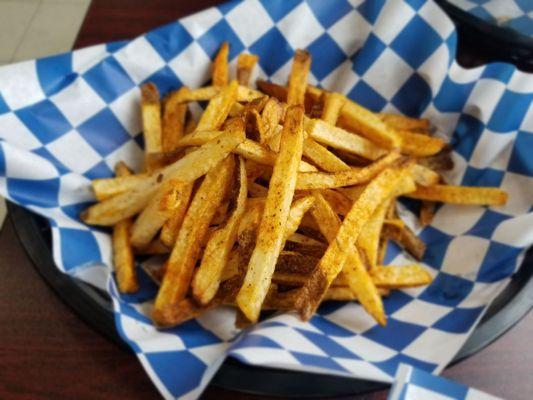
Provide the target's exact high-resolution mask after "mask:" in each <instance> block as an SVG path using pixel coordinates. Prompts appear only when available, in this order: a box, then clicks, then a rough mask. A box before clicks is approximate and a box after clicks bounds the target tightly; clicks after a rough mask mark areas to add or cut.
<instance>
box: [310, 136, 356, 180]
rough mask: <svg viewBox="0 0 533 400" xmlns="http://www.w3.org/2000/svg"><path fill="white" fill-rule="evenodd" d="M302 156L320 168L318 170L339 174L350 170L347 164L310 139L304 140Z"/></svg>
mask: <svg viewBox="0 0 533 400" xmlns="http://www.w3.org/2000/svg"><path fill="white" fill-rule="evenodd" d="M304 156H305V157H307V158H308V159H309V160H311V161H312V162H313V163H314V164H315V165H317V166H318V167H320V169H323V170H324V171H327V172H339V171H346V170H348V169H350V166H349V165H348V164H346V163H345V162H344V161H342V160H341V159H340V158H338V157H337V156H336V155H335V154H333V153H332V152H331V151H329V150H328V149H327V148H326V147H324V146H322V145H321V144H318V143H317V142H315V141H314V140H313V139H310V138H307V139H305V142H304Z"/></svg>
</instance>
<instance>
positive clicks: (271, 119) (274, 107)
mask: <svg viewBox="0 0 533 400" xmlns="http://www.w3.org/2000/svg"><path fill="white" fill-rule="evenodd" d="M285 111H286V108H285V107H284V106H282V105H281V103H280V102H279V100H277V99H276V98H275V97H270V98H269V99H268V101H267V102H266V104H265V106H264V107H263V111H262V112H261V118H262V120H263V126H264V131H265V132H264V137H263V138H262V139H263V140H264V142H262V143H266V141H268V140H269V139H270V138H271V137H272V136H274V135H275V134H276V133H277V132H278V130H277V128H278V126H279V124H280V123H281V122H282V120H283V118H284V117H285Z"/></svg>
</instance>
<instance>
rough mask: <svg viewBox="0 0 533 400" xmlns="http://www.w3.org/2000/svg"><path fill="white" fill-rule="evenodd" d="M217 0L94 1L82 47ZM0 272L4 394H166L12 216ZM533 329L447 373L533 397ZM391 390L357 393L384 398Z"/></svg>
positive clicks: (218, 393) (525, 399)
mask: <svg viewBox="0 0 533 400" xmlns="http://www.w3.org/2000/svg"><path fill="white" fill-rule="evenodd" d="M216 3H218V1H216V0H202V1H200V0H196V1H187V0H151V1H144V0H93V4H92V5H91V8H90V9H89V12H88V15H87V17H86V20H85V22H84V24H83V27H82V29H81V31H80V34H79V37H78V40H77V42H76V47H77V48H79V47H83V46H87V45H91V44H96V43H101V42H107V41H112V40H120V39H130V38H133V37H135V36H136V35H138V34H140V33H143V32H145V31H147V30H149V29H151V28H154V27H156V26H158V25H161V24H164V23H166V22H169V21H172V20H174V19H177V18H179V17H182V16H184V15H187V14H190V13H191V12H194V11H197V10H200V9H202V8H205V7H207V6H210V5H213V4H216ZM469 59H470V60H472V57H470V58H469ZM473 59H475V57H474V58H473ZM0 276H1V277H2V279H0V399H7V400H11V399H13V400H19V399H28V400H29V399H31V400H41V399H43V400H44V399H53V400H61V399H77V400H84V399H88V400H89V399H91V400H99V399H106V400H110V399H130V400H136V399H143V400H148V399H158V398H159V395H158V393H157V391H156V389H155V387H154V386H153V385H152V384H151V382H150V380H149V379H148V377H147V376H146V375H145V373H144V372H143V370H142V368H141V366H140V364H139V363H138V362H137V361H136V359H135V357H134V356H133V355H132V354H129V353H126V352H125V351H123V350H121V349H119V348H118V347H117V346H116V345H114V344H113V343H111V342H109V341H108V340H107V339H105V338H104V337H102V336H100V335H99V334H98V333H97V332H95V331H94V330H93V329H92V328H90V327H89V326H88V325H86V324H85V323H84V322H83V321H81V320H80V319H79V318H78V317H77V316H76V315H75V314H74V313H73V312H72V311H71V310H70V309H69V308H68V306H66V305H65V304H64V303H62V301H61V300H60V299H59V298H58V297H57V296H56V294H55V293H54V292H52V290H51V289H49V288H48V287H47V285H46V284H45V282H44V281H43V280H42V279H41V277H40V276H39V275H38V273H37V272H36V271H35V270H34V269H33V266H32V265H31V263H30V261H29V260H28V258H27V257H26V254H25V253H24V250H23V248H22V247H21V245H20V243H19V242H18V239H17V237H16V235H15V232H14V229H13V226H12V223H11V221H9V220H8V221H7V222H6V224H5V226H4V228H3V229H2V231H1V233H0ZM532 333H533V314H531V313H530V314H529V315H528V316H527V317H526V318H524V319H523V320H522V321H521V322H520V323H519V324H518V325H517V326H515V327H514V328H513V329H512V330H511V331H509V332H508V333H507V334H506V335H504V336H503V337H502V338H500V339H499V340H497V341H496V342H495V343H493V344H492V345H490V346H489V347H487V348H486V349H484V350H483V351H481V352H480V353H478V354H476V355H475V356H473V357H471V358H469V359H468V360H466V361H464V362H462V363H460V364H458V365H455V366H453V367H451V368H449V369H447V370H446V371H445V372H444V373H443V375H444V376H447V377H450V378H452V379H455V380H457V381H460V382H463V383H465V384H467V385H470V386H474V387H477V388H479V389H482V390H485V391H487V392H489V393H492V394H494V395H497V396H501V397H504V398H507V399H510V400H529V399H531V398H532V396H533V379H532V377H533V346H532V340H531V335H532ZM177 367H179V366H177ZM386 395H387V393H386V392H380V393H374V394H369V395H365V396H358V397H351V398H353V399H361V400H381V399H385V398H386ZM203 398H205V399H221V400H225V399H236V400H239V399H248V398H254V399H261V400H263V399H267V397H264V396H250V395H244V394H239V393H236V392H230V391H225V390H221V389H218V388H215V387H209V388H208V389H207V391H206V392H205V394H204V397H203Z"/></svg>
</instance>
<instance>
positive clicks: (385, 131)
mask: <svg viewBox="0 0 533 400" xmlns="http://www.w3.org/2000/svg"><path fill="white" fill-rule="evenodd" d="M339 125H340V126H344V127H346V128H348V129H349V130H351V131H354V132H356V133H358V134H360V135H362V136H364V137H366V138H367V139H369V140H371V141H372V142H374V143H376V144H377V145H379V146H381V147H384V148H386V149H393V148H395V147H398V146H399V145H400V138H399V137H398V135H397V133H396V131H395V130H394V129H392V128H390V127H389V126H388V125H387V124H386V123H385V122H383V121H382V120H381V119H380V118H379V116H378V115H376V114H374V113H373V112H372V111H370V110H367V109H366V108H364V107H362V106H360V105H359V104H356V103H354V102H353V101H351V100H347V101H346V102H345V103H344V106H343V107H342V110H341V115H340V117H339Z"/></svg>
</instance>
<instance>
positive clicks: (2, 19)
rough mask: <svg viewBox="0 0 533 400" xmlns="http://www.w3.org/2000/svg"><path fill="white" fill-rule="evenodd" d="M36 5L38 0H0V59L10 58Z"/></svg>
mask: <svg viewBox="0 0 533 400" xmlns="http://www.w3.org/2000/svg"><path fill="white" fill-rule="evenodd" d="M38 7H39V0H24V1H20V0H0V60H2V61H9V60H11V58H12V57H13V55H14V54H15V50H16V49H17V46H18V44H19V43H20V41H21V40H22V37H23V36H24V34H25V32H26V29H28V26H29V25H30V22H31V20H32V18H33V16H34V15H35V12H36V11H37V8H38Z"/></svg>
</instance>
